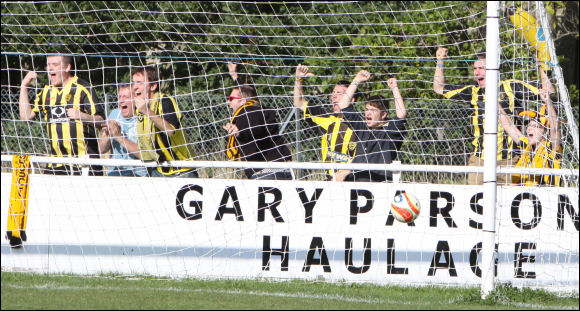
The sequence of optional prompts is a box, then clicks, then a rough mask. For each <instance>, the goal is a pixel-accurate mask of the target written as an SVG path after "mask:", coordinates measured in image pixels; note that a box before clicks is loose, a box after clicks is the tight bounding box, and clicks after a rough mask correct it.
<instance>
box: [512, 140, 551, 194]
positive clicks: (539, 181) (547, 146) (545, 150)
mask: <svg viewBox="0 0 580 311" xmlns="http://www.w3.org/2000/svg"><path fill="white" fill-rule="evenodd" d="M520 149H521V150H522V157H521V158H520V160H519V161H518V164H517V165H516V167H524V168H555V169H557V168H560V163H561V161H562V146H559V148H558V150H553V149H552V144H551V143H550V142H549V141H543V142H542V143H540V145H539V146H538V147H537V148H536V150H535V152H534V151H533V150H532V146H531V145H529V143H528V138H527V137H522V138H521V140H520ZM512 183H513V184H514V185H524V186H528V187H533V186H539V185H544V186H558V185H559V184H560V176H556V175H520V174H515V175H512Z"/></svg>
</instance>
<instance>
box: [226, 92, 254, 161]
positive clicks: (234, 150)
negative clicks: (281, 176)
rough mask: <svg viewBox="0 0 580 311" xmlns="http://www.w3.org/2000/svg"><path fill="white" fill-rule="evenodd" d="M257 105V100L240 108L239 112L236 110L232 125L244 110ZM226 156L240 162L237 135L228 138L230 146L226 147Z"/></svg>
mask: <svg viewBox="0 0 580 311" xmlns="http://www.w3.org/2000/svg"><path fill="white" fill-rule="evenodd" d="M256 103H257V101H256V100H250V101H248V102H247V103H245V104H244V105H243V106H241V107H240V108H238V110H236V112H234V115H233V116H232V120H231V123H232V124H234V125H235V124H236V117H237V116H238V115H239V114H240V113H241V112H242V110H244V108H246V107H250V106H253V105H255V104H256ZM226 155H227V156H228V158H229V159H230V160H238V161H239V160H240V149H239V146H238V141H237V140H236V136H235V135H230V137H229V138H228V144H227V146H226Z"/></svg>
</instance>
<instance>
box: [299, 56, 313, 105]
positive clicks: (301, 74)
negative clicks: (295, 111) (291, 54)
mask: <svg viewBox="0 0 580 311" xmlns="http://www.w3.org/2000/svg"><path fill="white" fill-rule="evenodd" d="M312 76H314V74H312V73H309V72H308V67H307V66H306V65H302V64H298V66H297V67H296V80H295V82H294V107H296V108H300V109H302V110H304V109H306V99H305V98H304V87H303V83H304V78H305V77H312Z"/></svg>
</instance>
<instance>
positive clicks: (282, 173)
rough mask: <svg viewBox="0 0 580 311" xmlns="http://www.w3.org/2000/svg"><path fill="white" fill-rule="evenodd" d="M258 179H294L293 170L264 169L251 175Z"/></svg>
mask: <svg viewBox="0 0 580 311" xmlns="http://www.w3.org/2000/svg"><path fill="white" fill-rule="evenodd" d="M250 179H256V180H292V172H290V170H289V169H282V170H277V169H267V168H265V169H263V170H260V171H257V172H255V173H254V175H252V177H250Z"/></svg>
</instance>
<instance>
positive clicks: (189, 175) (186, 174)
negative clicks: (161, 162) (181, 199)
mask: <svg viewBox="0 0 580 311" xmlns="http://www.w3.org/2000/svg"><path fill="white" fill-rule="evenodd" d="M147 172H148V173H149V177H178V178H198V177H199V175H198V173H197V170H196V169H192V170H190V171H186V172H182V173H176V174H173V175H163V174H161V173H159V171H158V170H157V168H156V167H148V168H147Z"/></svg>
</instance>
